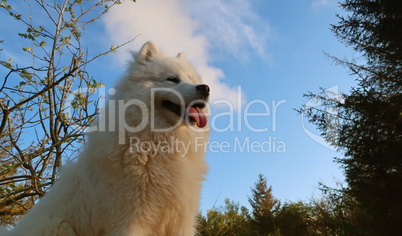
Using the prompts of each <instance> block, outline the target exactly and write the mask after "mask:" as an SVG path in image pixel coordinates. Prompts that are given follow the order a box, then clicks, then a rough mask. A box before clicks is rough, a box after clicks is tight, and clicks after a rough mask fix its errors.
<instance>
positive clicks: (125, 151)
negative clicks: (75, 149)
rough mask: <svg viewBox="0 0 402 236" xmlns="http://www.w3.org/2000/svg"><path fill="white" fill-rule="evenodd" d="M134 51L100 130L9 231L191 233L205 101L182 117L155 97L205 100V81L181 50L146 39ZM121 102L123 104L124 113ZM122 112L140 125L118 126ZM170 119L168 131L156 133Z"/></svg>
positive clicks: (38, 234) (45, 234)
mask: <svg viewBox="0 0 402 236" xmlns="http://www.w3.org/2000/svg"><path fill="white" fill-rule="evenodd" d="M134 58H135V60H133V61H132V62H131V63H130V65H129V67H128V70H127V72H126V74H125V75H124V76H123V78H122V79H121V80H120V82H119V83H118V85H117V86H116V87H115V90H116V92H115V94H114V95H113V96H110V97H109V100H108V101H107V102H106V108H105V110H104V112H103V114H102V115H101V117H100V118H99V119H98V121H97V123H96V126H95V127H97V128H98V130H99V129H100V128H102V127H103V128H104V129H105V131H94V132H90V133H88V142H87V143H86V144H85V146H84V148H83V150H82V152H81V154H80V156H79V158H78V160H77V161H76V162H74V163H72V164H69V165H67V166H66V167H64V168H63V169H62V171H61V176H60V179H59V180H58V181H57V182H56V183H55V185H54V186H53V187H52V188H51V189H50V190H49V192H48V193H47V194H46V195H45V196H44V197H43V198H42V199H41V200H40V201H39V203H38V204H36V205H35V206H34V207H33V208H32V209H31V210H30V211H29V212H28V213H27V215H25V216H24V217H23V218H22V219H21V220H20V222H19V223H18V224H17V225H16V227H15V228H14V229H13V230H12V231H11V232H9V233H8V234H9V235H18V236H21V235H29V236H72V235H74V236H123V235H124V236H128V235H130V236H134V235H152V236H154V235H172V236H181V235H183V236H189V235H194V233H195V225H196V214H197V212H198V204H199V198H200V191H201V184H202V181H203V179H204V175H205V174H206V172H207V166H206V162H205V159H204V154H205V147H204V145H206V142H207V139H208V135H209V134H208V130H209V128H208V125H206V124H199V125H198V122H200V123H203V122H204V123H205V121H206V118H205V116H204V115H205V113H204V112H206V108H204V107H203V106H199V107H198V108H196V110H197V111H198V112H199V114H198V116H200V117H195V118H197V119H198V120H197V119H192V118H191V117H193V116H192V115H191V114H190V113H189V112H188V107H187V108H186V109H187V111H184V110H183V111H181V112H182V113H180V114H182V116H180V115H179V114H178V113H177V111H176V112H174V109H173V110H172V108H171V107H170V109H168V107H167V106H164V105H166V104H163V103H162V102H161V101H164V100H169V101H170V102H172V103H178V101H175V100H178V96H177V94H180V96H181V97H182V98H181V99H182V101H184V103H185V104H189V103H191V102H192V101H194V100H197V99H198V100H200V99H201V100H202V101H205V102H206V100H207V97H208V94H209V88H208V87H205V86H206V85H203V86H204V87H201V89H199V88H200V87H197V86H198V85H200V84H201V79H200V77H199V75H198V74H197V73H196V71H195V70H194V68H193V67H192V66H191V64H190V63H189V62H188V61H187V59H186V58H185V56H184V55H183V54H179V55H178V56H177V57H169V56H167V55H165V54H164V53H162V52H160V51H159V49H158V48H157V47H156V46H155V45H154V44H153V43H152V42H148V43H146V44H145V45H144V46H143V48H142V49H141V50H140V51H139V52H138V53H136V54H134ZM155 88H156V89H157V90H156V91H155V90H152V89H155ZM161 88H169V89H172V90H174V91H176V92H177V93H171V92H169V90H166V91H165V90H164V89H161ZM199 90H203V91H204V92H203V93H204V94H203V95H200V91H199ZM205 90H208V91H205ZM201 93H202V91H201ZM151 94H152V95H154V96H153V98H152V96H151ZM135 99H137V100H135ZM129 101H141V102H142V103H143V104H145V105H146V108H147V110H144V107H141V106H140V105H138V104H139V103H138V104H137V103H135V102H134V103H135V104H133V105H130V106H128V105H127V104H129V103H128V102H129ZM198 104H199V103H198ZM122 105H126V106H125V107H124V106H122ZM201 105H202V104H201ZM119 107H120V108H125V109H126V112H125V113H124V115H123V116H122V115H120V116H119V114H120V113H119V112H118V111H117V110H119ZM177 107H183V106H177ZM177 107H176V108H177ZM151 108H153V109H154V112H151V110H152V109H151ZM141 109H142V110H141ZM115 110H116V111H115ZM183 114H184V115H183ZM196 116H197V114H196ZM113 117H114V118H113ZM122 117H124V119H125V122H127V127H140V126H141V125H143V124H145V126H142V127H143V128H142V129H141V130H140V131H136V130H130V129H129V130H127V129H122V122H124V120H122V119H121V118H122ZM144 119H145V120H144ZM196 120H197V124H196V123H195V121H196ZM200 120H201V121H200ZM145 121H146V122H145ZM102 122H103V124H104V126H102V124H101V123H102ZM142 122H143V123H142ZM176 123H177V124H178V125H176V126H177V127H175V128H173V129H171V130H169V131H163V132H160V131H159V132H154V129H155V128H157V129H166V128H169V127H171V126H172V125H173V124H176ZM197 125H198V126H199V127H197ZM151 126H153V127H151ZM204 126H205V127H204ZM123 128H124V126H123ZM122 132H123V133H122ZM133 137H134V138H136V139H135V141H136V142H147V143H148V144H155V145H158V143H159V144H165V149H164V150H161V149H159V150H150V149H147V150H148V151H147V150H139V148H133V147H131V148H130V140H131V142H132V138H133ZM130 138H131V139H130ZM123 143H124V144H123ZM168 144H169V145H168ZM188 144H189V145H188ZM131 145H132V143H131ZM185 145H188V147H189V149H188V150H185V149H186V146H185ZM144 147H145V146H144ZM148 147H149V146H148ZM168 148H171V149H172V150H167V149H168Z"/></svg>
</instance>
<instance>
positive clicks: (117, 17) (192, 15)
mask: <svg viewBox="0 0 402 236" xmlns="http://www.w3.org/2000/svg"><path fill="white" fill-rule="evenodd" d="M104 23H105V25H106V29H107V32H108V34H109V35H110V38H111V40H112V43H113V44H118V43H122V42H125V41H127V40H129V39H130V38H132V37H134V36H135V35H138V34H141V36H140V37H139V38H138V39H136V40H135V41H134V44H135V47H134V48H132V45H133V44H131V46H130V47H131V49H134V50H138V49H139V48H140V47H141V46H142V44H143V43H145V42H146V41H149V40H152V41H153V42H155V44H156V45H157V46H158V47H159V48H160V49H161V50H163V51H164V52H166V53H167V54H169V55H172V56H175V55H177V53H178V52H184V53H185V54H186V57H187V58H188V59H189V61H190V62H191V63H192V64H193V65H194V66H195V67H196V69H197V70H198V72H199V74H200V75H201V77H202V78H203V80H204V82H205V83H206V84H208V85H210V87H211V101H216V100H218V99H227V100H229V101H230V102H232V104H234V105H235V107H237V102H238V101H237V98H238V96H237V89H236V88H231V87H229V86H228V84H227V83H225V82H224V73H223V71H222V70H221V69H219V68H217V67H214V66H211V65H210V63H211V62H212V61H213V57H215V56H217V55H219V54H220V53H229V54H230V55H233V56H234V57H235V58H243V59H244V58H247V57H249V56H250V55H251V54H252V53H254V54H257V55H258V56H259V57H260V58H263V59H264V58H266V56H265V54H266V53H265V51H266V50H265V45H264V40H265V36H259V34H257V33H256V29H255V28H254V25H263V24H262V23H261V22H260V21H259V19H258V17H257V16H256V15H255V14H253V13H252V11H251V8H250V5H249V3H247V1H245V0H236V1H235V2H226V1H223V0H218V1H199V0H172V1H166V0H146V1H137V3H132V2H131V1H125V2H123V4H122V5H120V6H117V7H115V8H113V9H112V10H111V11H110V12H109V14H106V17H105V18H104ZM253 24H254V25H253ZM259 33H260V32H259ZM261 35H262V34H261ZM117 57H118V59H119V61H120V63H122V64H123V63H125V62H126V61H127V60H128V58H129V55H128V53H127V52H124V50H120V51H119V52H118V54H117Z"/></svg>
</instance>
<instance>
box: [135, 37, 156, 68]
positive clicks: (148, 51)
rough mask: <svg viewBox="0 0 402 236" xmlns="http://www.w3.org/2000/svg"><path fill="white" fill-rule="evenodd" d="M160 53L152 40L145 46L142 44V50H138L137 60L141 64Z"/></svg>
mask: <svg viewBox="0 0 402 236" xmlns="http://www.w3.org/2000/svg"><path fill="white" fill-rule="evenodd" d="M158 53H159V49H158V48H157V47H156V45H155V44H154V43H153V42H151V41H149V42H146V43H145V44H144V46H142V48H141V50H140V51H139V52H138V54H137V56H136V62H137V63H139V64H145V63H147V62H149V61H151V59H152V57H153V56H155V54H158Z"/></svg>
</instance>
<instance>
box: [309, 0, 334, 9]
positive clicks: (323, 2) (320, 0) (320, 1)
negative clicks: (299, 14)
mask: <svg viewBox="0 0 402 236" xmlns="http://www.w3.org/2000/svg"><path fill="white" fill-rule="evenodd" d="M329 4H330V2H329V1H328V0H316V1H313V3H312V4H311V8H319V7H322V6H328V5H329Z"/></svg>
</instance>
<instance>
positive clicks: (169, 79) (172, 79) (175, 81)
mask: <svg viewBox="0 0 402 236" xmlns="http://www.w3.org/2000/svg"><path fill="white" fill-rule="evenodd" d="M167 81H170V82H173V83H176V84H178V83H180V79H179V78H177V77H174V76H171V77H169V78H167Z"/></svg>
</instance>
